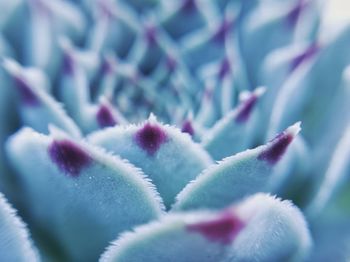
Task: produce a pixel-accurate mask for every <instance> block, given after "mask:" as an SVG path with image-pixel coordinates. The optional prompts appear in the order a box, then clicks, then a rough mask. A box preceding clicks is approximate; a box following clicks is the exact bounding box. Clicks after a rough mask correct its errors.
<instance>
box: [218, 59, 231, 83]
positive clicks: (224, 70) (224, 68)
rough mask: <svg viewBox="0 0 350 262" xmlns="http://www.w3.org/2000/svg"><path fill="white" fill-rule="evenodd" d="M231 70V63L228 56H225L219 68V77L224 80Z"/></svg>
mask: <svg viewBox="0 0 350 262" xmlns="http://www.w3.org/2000/svg"><path fill="white" fill-rule="evenodd" d="M230 71H231V65H230V61H229V60H228V58H225V59H224V60H223V61H222V62H221V65H220V69H219V79H220V80H222V79H224V78H225V76H226V75H227V74H228V73H229V72H230Z"/></svg>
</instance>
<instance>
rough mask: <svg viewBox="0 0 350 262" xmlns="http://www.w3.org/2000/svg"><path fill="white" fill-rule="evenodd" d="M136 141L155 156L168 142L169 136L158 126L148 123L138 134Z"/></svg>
mask: <svg viewBox="0 0 350 262" xmlns="http://www.w3.org/2000/svg"><path fill="white" fill-rule="evenodd" d="M135 140H136V143H137V144H138V145H139V146H140V147H141V148H142V149H143V150H145V151H146V152H147V153H148V154H149V155H154V154H155V153H156V152H157V151H158V149H159V148H160V146H161V145H162V144H163V143H164V142H165V141H166V140H167V136H166V134H165V132H164V130H162V129H161V128H160V127H159V126H158V125H156V124H152V123H147V124H145V125H144V126H143V127H142V128H141V129H140V130H139V131H138V132H137V133H136V135H135Z"/></svg>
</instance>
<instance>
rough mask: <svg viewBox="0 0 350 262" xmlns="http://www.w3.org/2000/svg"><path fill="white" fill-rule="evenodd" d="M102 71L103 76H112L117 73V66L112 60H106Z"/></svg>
mask: <svg viewBox="0 0 350 262" xmlns="http://www.w3.org/2000/svg"><path fill="white" fill-rule="evenodd" d="M100 70H101V72H102V74H112V73H113V72H114V71H115V64H114V63H113V61H111V60H110V59H104V60H103V62H102V64H101V69H100Z"/></svg>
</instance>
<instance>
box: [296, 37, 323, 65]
mask: <svg viewBox="0 0 350 262" xmlns="http://www.w3.org/2000/svg"><path fill="white" fill-rule="evenodd" d="M319 50H320V46H319V45H318V44H317V43H312V44H311V45H310V46H309V47H308V48H307V49H306V50H305V51H304V52H303V53H301V54H299V55H298V56H296V57H295V58H294V59H293V60H292V63H291V71H294V70H295V69H296V68H297V67H298V66H299V65H301V64H302V63H303V62H304V61H307V60H309V59H310V58H312V57H313V56H314V55H316V54H317V53H318V51H319Z"/></svg>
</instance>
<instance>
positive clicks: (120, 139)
mask: <svg viewBox="0 0 350 262" xmlns="http://www.w3.org/2000/svg"><path fill="white" fill-rule="evenodd" d="M88 141H89V142H91V143H92V144H95V145H99V146H101V147H103V148H105V149H107V150H108V151H110V152H113V153H115V154H118V155H120V156H121V157H122V158H125V159H128V160H129V161H130V162H131V163H133V164H134V165H136V166H137V167H140V168H142V170H143V171H144V172H145V174H146V175H148V176H149V177H150V178H151V179H152V181H153V183H154V184H155V185H156V187H157V190H158V191H159V193H160V195H161V196H162V198H163V199H164V203H165V205H166V206H167V207H169V206H170V205H171V204H172V203H173V202H174V198H175V196H176V195H177V194H178V193H179V192H180V191H181V190H182V188H183V187H184V186H185V185H186V184H187V183H188V182H190V181H191V180H193V179H194V178H195V177H196V176H197V175H198V174H199V173H200V172H201V171H202V170H203V169H205V168H206V167H208V166H209V165H210V164H211V163H212V160H211V158H210V156H209V155H208V154H207V153H206V151H205V150H203V149H202V148H201V147H200V146H199V145H198V144H196V143H194V142H193V141H192V140H191V138H190V137H189V136H188V135H187V134H183V133H181V132H180V130H178V129H176V128H174V127H171V126H168V125H162V124H160V123H159V122H157V120H156V119H155V117H154V116H151V117H150V119H149V120H148V121H146V122H145V123H143V124H141V125H137V126H136V125H132V126H128V127H115V128H109V129H106V130H102V131H99V132H96V133H95V134H92V135H91V136H89V137H88Z"/></svg>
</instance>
